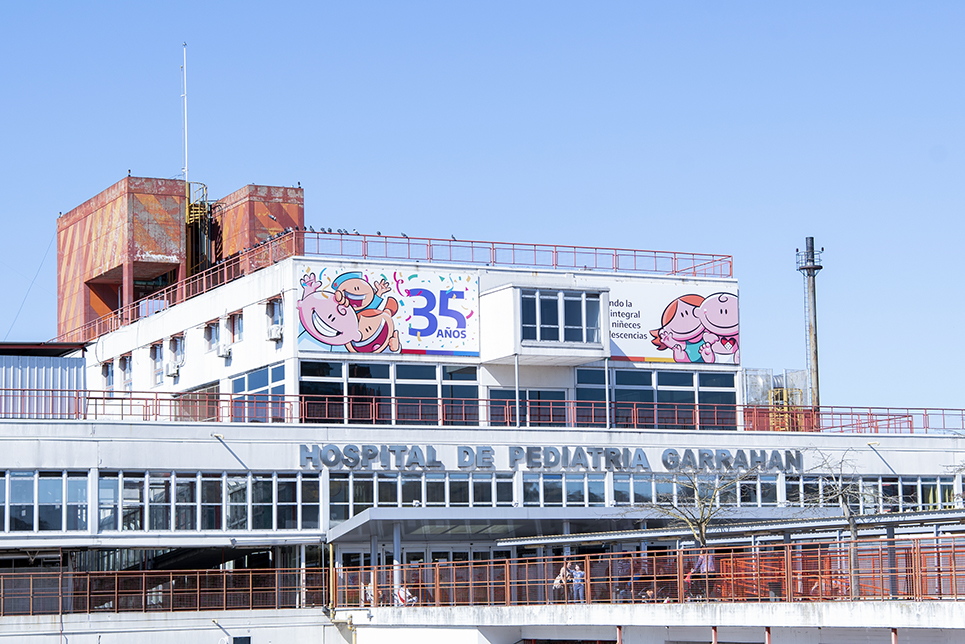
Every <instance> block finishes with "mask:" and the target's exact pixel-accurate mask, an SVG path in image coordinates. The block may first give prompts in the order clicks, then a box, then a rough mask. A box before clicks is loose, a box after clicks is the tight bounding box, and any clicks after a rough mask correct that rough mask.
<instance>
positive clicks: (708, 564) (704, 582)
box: [686, 550, 717, 598]
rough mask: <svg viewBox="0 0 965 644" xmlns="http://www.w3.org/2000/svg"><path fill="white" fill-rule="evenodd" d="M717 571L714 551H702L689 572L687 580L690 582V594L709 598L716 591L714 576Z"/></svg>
mask: <svg viewBox="0 0 965 644" xmlns="http://www.w3.org/2000/svg"><path fill="white" fill-rule="evenodd" d="M716 572H717V565H716V563H715V562H714V553H713V551H712V550H703V551H701V553H700V554H699V555H698V556H697V561H696V562H695V563H694V567H693V568H691V569H690V572H689V573H687V577H686V581H687V582H689V583H690V594H691V595H692V596H694V597H707V598H709V597H710V596H711V595H712V594H713V592H714V580H713V577H714V575H715V573H716ZM695 573H696V576H695Z"/></svg>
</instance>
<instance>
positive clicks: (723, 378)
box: [700, 371, 734, 387]
mask: <svg viewBox="0 0 965 644" xmlns="http://www.w3.org/2000/svg"><path fill="white" fill-rule="evenodd" d="M700 386H701V387H733V386H734V374H732V373H720V372H716V371H714V372H706V371H705V372H702V373H701V374H700Z"/></svg>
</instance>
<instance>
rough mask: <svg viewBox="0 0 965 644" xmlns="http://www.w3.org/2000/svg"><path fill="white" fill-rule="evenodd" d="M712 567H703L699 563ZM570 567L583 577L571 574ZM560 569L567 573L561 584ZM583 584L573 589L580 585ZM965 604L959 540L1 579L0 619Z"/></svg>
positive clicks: (964, 563)
mask: <svg viewBox="0 0 965 644" xmlns="http://www.w3.org/2000/svg"><path fill="white" fill-rule="evenodd" d="M702 554H703V555H704V561H705V562H706V561H711V562H712V564H711V565H706V564H705V566H706V568H703V569H702V568H701V567H700V566H699V565H698V564H699V561H700V559H699V558H700V556H701V555H702ZM577 565H579V567H580V570H581V571H582V576H579V575H576V574H574V572H575V570H576V566H577ZM564 566H565V567H566V568H567V569H568V570H569V571H570V572H568V573H566V574H561V571H562V569H563V568H564ZM580 585H582V590H580V589H579V586H580ZM708 599H709V600H714V601H724V602H773V601H780V602H794V601H812V602H821V601H889V600H915V601H927V600H955V601H958V600H963V599H965V539H963V538H961V537H944V538H937V539H936V538H916V539H900V540H890V541H883V540H866V541H852V542H810V543H799V544H782V545H778V546H754V547H751V546H742V547H729V548H716V549H714V550H708V551H700V550H694V549H685V550H658V551H648V552H623V553H612V554H602V555H578V556H571V557H534V558H520V559H493V560H482V561H464V562H441V563H428V564H423V563H418V564H404V565H397V566H393V565H389V566H366V567H338V568H336V570H335V573H334V574H332V571H331V569H328V568H306V569H254V570H180V571H157V570H152V571H136V572H66V571H58V572H27V571H24V572H15V573H3V574H0V616H9V615H50V614H57V613H68V614H69V613H98V612H105V613H121V612H152V611H159V612H173V611H199V610H254V609H274V610H277V609H282V608H312V607H321V606H326V605H329V604H330V602H332V603H334V606H335V607H336V608H341V609H351V608H363V607H378V606H424V607H446V606H529V605H544V604H563V603H584V602H585V603H588V604H607V603H633V604H640V603H653V602H660V603H678V602H688V601H704V600H708Z"/></svg>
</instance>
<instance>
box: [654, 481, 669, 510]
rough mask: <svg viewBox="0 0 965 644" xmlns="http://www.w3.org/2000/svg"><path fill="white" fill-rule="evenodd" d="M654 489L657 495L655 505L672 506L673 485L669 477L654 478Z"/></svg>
mask: <svg viewBox="0 0 965 644" xmlns="http://www.w3.org/2000/svg"><path fill="white" fill-rule="evenodd" d="M654 488H655V489H656V493H657V503H663V504H673V502H674V484H673V478H671V477H669V476H657V477H654Z"/></svg>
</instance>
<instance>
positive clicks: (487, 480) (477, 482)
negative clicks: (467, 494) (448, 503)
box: [472, 474, 493, 506]
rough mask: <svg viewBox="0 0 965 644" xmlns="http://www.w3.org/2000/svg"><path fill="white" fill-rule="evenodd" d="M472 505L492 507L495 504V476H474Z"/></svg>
mask: <svg viewBox="0 0 965 644" xmlns="http://www.w3.org/2000/svg"><path fill="white" fill-rule="evenodd" d="M472 504H473V505H481V506H491V505H492V504H493V475H492V474H473V475H472Z"/></svg>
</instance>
